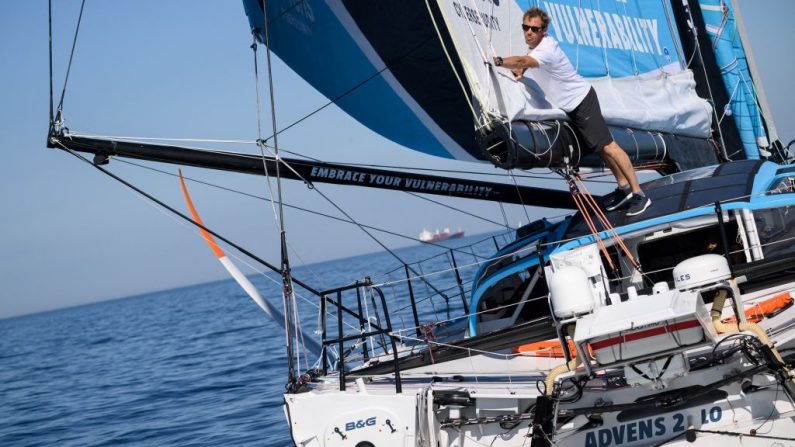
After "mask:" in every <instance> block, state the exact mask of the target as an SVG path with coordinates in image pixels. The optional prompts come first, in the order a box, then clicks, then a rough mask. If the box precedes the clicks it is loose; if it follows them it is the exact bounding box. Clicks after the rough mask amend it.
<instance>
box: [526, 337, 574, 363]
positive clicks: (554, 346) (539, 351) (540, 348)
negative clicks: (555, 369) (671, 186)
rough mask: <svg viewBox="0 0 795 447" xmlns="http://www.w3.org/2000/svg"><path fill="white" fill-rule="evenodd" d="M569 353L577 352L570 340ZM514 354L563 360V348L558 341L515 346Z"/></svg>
mask: <svg viewBox="0 0 795 447" xmlns="http://www.w3.org/2000/svg"><path fill="white" fill-rule="evenodd" d="M568 345H569V352H572V353H573V352H575V347H574V342H573V341H571V340H568ZM513 353H514V354H526V355H533V356H535V357H550V358H561V359H562V358H563V347H562V346H561V345H560V341H558V340H557V339H552V340H544V341H538V342H535V343H528V344H526V345H521V346H515V347H514V348H513Z"/></svg>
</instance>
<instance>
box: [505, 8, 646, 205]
mask: <svg viewBox="0 0 795 447" xmlns="http://www.w3.org/2000/svg"><path fill="white" fill-rule="evenodd" d="M549 22H550V20H549V16H548V15H547V13H546V12H544V11H543V10H542V9H539V8H530V9H528V10H527V12H525V13H524V17H523V18H522V29H523V30H524V40H525V42H526V43H527V46H528V47H529V48H530V52H529V53H528V55H527V56H510V57H505V58H502V57H495V58H494V65H496V66H498V67H505V68H509V69H511V71H512V72H513V74H514V75H515V76H516V79H520V78H521V77H522V75H523V74H524V72H525V70H527V69H528V68H534V69H537V71H536V72H535V73H534V74H536V75H538V76H543V77H544V78H545V79H546V80H547V85H549V90H550V91H548V92H546V93H547V95H549V96H550V99H551V100H552V103H553V104H555V105H556V106H558V107H559V108H560V109H562V110H563V111H564V112H566V115H568V117H569V119H570V120H571V122H572V124H573V125H574V127H576V128H577V130H579V131H580V133H581V134H582V137H583V138H584V140H585V144H586V147H587V150H589V151H596V152H597V153H598V154H599V156H600V157H602V160H603V161H604V162H605V164H607V167H608V168H610V171H611V172H612V173H613V176H615V178H616V181H617V182H618V187H617V188H616V192H615V193H614V194H612V195H611V196H609V197H608V200H607V201H606V202H605V204H604V205H605V208H606V209H607V210H608V211H612V210H615V209H618V208H622V207H627V208H628V209H627V216H635V215H638V214H640V213H642V212H644V211H646V208H648V207H649V205H651V200H650V199H649V198H648V197H646V195H645V194H643V191H642V190H641V189H640V185H639V184H638V178H637V176H636V175H635V169H634V168H633V167H632V162H631V161H630V160H629V157H628V156H627V153H626V152H624V150H623V149H621V147H620V146H619V145H618V144H617V143H616V142H615V140H613V137H612V136H611V135H610V130H609V129H608V128H607V124H606V123H605V119H604V117H603V116H602V110H601V108H600V106H599V99H598V98H597V97H596V92H595V91H594V89H593V87H591V85H590V84H589V83H588V81H586V80H585V78H583V77H582V76H580V75H579V73H577V71H576V70H575V69H574V66H572V64H571V62H570V61H569V59H568V58H567V57H566V55H565V54H564V53H563V51H562V50H561V49H560V47H559V46H558V43H557V42H556V41H555V40H554V39H553V38H552V37H551V36H548V35H546V31H547V26H548V25H549Z"/></svg>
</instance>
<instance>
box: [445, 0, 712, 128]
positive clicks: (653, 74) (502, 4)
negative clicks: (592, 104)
mask: <svg viewBox="0 0 795 447" xmlns="http://www.w3.org/2000/svg"><path fill="white" fill-rule="evenodd" d="M438 5H439V7H440V9H441V10H442V11H443V15H444V19H445V22H446V25H447V28H448V29H449V31H450V34H451V36H452V40H453V43H454V46H455V48H446V50H447V51H449V52H455V53H457V54H458V56H459V58H460V60H461V65H462V66H463V70H464V72H465V73H463V76H462V78H463V79H466V81H465V82H468V83H469V88H470V89H471V91H472V96H473V97H474V101H473V106H474V107H476V109H477V110H479V111H480V112H489V113H492V114H496V115H500V116H505V117H507V118H508V119H509V120H511V121H513V120H528V121H539V120H553V119H565V114H564V113H563V111H561V110H560V109H558V108H556V107H555V106H554V104H551V103H550V102H549V101H548V100H547V97H546V95H545V94H544V90H545V88H546V86H545V85H542V82H543V81H540V80H539V81H537V80H536V79H535V78H534V76H533V70H528V71H527V72H526V73H525V77H524V79H522V80H520V81H516V80H514V77H513V75H512V74H511V73H510V71H509V70H506V69H504V68H498V67H493V66H492V65H489V64H486V63H485V62H486V61H491V60H492V58H493V57H494V56H503V57H505V56H511V55H526V54H528V48H527V45H526V44H525V42H524V37H523V32H522V28H521V24H522V16H523V14H524V11H525V10H526V9H527V8H528V7H530V6H538V7H540V8H542V9H543V10H545V11H546V12H547V14H548V15H549V17H550V19H551V23H550V26H549V29H548V35H549V36H552V37H554V39H555V40H556V41H557V42H558V44H559V45H560V47H561V49H562V50H563V51H564V52H565V53H566V55H567V56H568V57H569V60H571V62H572V64H573V65H574V66H575V68H576V69H577V71H578V72H579V73H580V74H581V75H582V76H584V77H585V78H586V79H587V80H588V81H589V82H590V83H591V84H592V85H593V87H594V89H595V90H596V92H597V94H598V96H599V101H600V103H601V106H602V111H603V114H604V116H605V120H606V121H607V123H608V124H610V125H614V126H621V127H629V128H633V129H643V130H649V131H659V132H667V133H672V134H676V135H683V136H690V137H704V138H705V137H708V136H709V134H710V124H711V120H712V118H711V117H712V108H711V107H710V105H709V103H708V102H707V101H706V100H704V99H702V98H699V97H698V96H697V95H696V92H695V81H694V79H693V75H692V72H691V71H690V70H687V69H684V68H683V67H684V65H685V64H683V63H682V56H681V54H680V50H679V45H678V42H679V41H678V37H677V36H678V33H677V30H676V28H675V26H676V25H675V24H674V23H673V22H672V21H671V20H670V13H669V11H668V9H667V8H668V5H667V2H665V1H659V0H616V1H610V0H601V1H600V0H594V1H591V0H554V1H538V2H529V3H528V2H527V1H519V2H516V1H512V0H508V1H505V0H502V1H501V0H438Z"/></svg>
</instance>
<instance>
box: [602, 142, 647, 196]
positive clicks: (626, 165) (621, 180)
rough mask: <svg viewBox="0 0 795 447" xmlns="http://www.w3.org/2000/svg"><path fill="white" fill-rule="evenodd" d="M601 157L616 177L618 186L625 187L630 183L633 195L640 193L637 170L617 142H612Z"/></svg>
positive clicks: (604, 149)
mask: <svg viewBox="0 0 795 447" xmlns="http://www.w3.org/2000/svg"><path fill="white" fill-rule="evenodd" d="M599 155H600V156H601V157H602V160H604V162H605V163H606V164H607V167H608V168H609V169H610V172H612V173H613V176H615V178H616V181H617V182H618V186H624V185H626V184H627V183H629V186H630V187H631V188H632V192H633V193H638V192H640V184H639V183H638V177H637V176H636V175H635V169H634V168H633V167H632V162H631V161H630V160H629V156H628V155H627V153H626V152H624V150H623V149H621V147H620V146H619V145H618V143H616V142H615V141H613V142H611V143H610V144H608V145H607V146H605V147H604V148H603V149H602V150H601V152H599Z"/></svg>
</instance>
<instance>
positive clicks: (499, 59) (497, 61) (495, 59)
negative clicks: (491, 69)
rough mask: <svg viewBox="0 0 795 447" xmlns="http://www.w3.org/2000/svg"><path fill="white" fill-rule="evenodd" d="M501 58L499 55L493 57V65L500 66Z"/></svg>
mask: <svg viewBox="0 0 795 447" xmlns="http://www.w3.org/2000/svg"><path fill="white" fill-rule="evenodd" d="M502 63H503V60H502V58H501V57H499V56H497V57H495V58H494V65H496V66H498V67H502Z"/></svg>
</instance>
